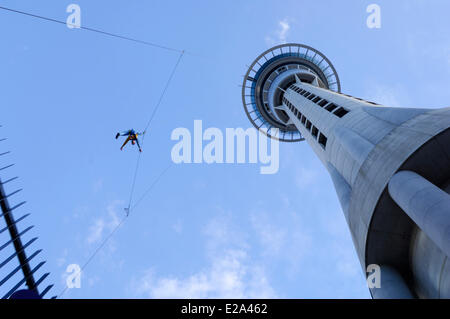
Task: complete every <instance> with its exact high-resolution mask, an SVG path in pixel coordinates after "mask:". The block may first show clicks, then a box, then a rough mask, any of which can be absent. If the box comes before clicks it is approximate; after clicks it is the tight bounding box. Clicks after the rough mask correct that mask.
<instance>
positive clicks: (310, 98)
mask: <svg viewBox="0 0 450 319" xmlns="http://www.w3.org/2000/svg"><path fill="white" fill-rule="evenodd" d="M315 97H316V96H315V95H314V94H311V95H310V96H308V100H312V99H313V98H315Z"/></svg>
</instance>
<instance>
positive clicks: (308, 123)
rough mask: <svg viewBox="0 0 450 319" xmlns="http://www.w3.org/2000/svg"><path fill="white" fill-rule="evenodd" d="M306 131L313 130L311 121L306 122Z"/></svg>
mask: <svg viewBox="0 0 450 319" xmlns="http://www.w3.org/2000/svg"><path fill="white" fill-rule="evenodd" d="M306 129H307V130H308V131H309V130H311V122H310V121H309V120H306Z"/></svg>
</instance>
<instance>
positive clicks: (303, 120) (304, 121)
mask: <svg viewBox="0 0 450 319" xmlns="http://www.w3.org/2000/svg"><path fill="white" fill-rule="evenodd" d="M300 122H302V124H303V125H305V123H306V117H305V116H304V115H302V119H301V121H300Z"/></svg>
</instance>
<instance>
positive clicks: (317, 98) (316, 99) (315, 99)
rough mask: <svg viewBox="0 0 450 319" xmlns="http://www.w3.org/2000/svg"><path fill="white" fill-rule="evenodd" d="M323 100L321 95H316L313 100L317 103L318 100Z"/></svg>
mask: <svg viewBox="0 0 450 319" xmlns="http://www.w3.org/2000/svg"><path fill="white" fill-rule="evenodd" d="M320 100H321V98H320V96H316V97H315V98H314V100H312V101H313V102H314V103H317V102H319V101H320Z"/></svg>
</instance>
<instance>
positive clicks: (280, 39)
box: [266, 18, 291, 45]
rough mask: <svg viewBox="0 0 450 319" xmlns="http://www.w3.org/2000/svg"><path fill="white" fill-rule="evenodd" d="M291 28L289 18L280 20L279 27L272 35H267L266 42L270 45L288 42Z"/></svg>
mask: <svg viewBox="0 0 450 319" xmlns="http://www.w3.org/2000/svg"><path fill="white" fill-rule="evenodd" d="M290 29H291V25H290V23H289V21H288V18H285V19H283V20H281V21H279V22H278V29H277V30H276V31H274V32H272V34H271V35H269V36H267V37H266V42H267V44H268V45H275V44H280V43H286V40H287V35H288V33H289V30H290Z"/></svg>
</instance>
